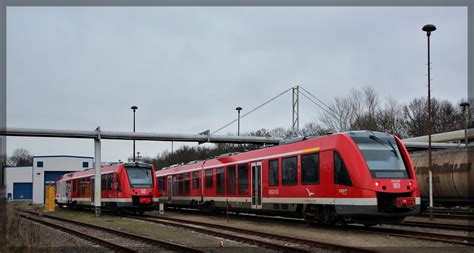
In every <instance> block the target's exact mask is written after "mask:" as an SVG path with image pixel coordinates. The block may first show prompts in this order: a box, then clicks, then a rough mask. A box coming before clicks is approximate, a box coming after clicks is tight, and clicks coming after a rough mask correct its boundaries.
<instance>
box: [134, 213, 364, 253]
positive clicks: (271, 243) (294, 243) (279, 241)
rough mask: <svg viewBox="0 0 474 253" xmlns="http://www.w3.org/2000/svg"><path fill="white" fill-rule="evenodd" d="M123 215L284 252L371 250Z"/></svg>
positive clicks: (153, 217) (203, 224)
mask: <svg viewBox="0 0 474 253" xmlns="http://www.w3.org/2000/svg"><path fill="white" fill-rule="evenodd" d="M125 217H127V218H130V219H137V220H141V221H146V222H152V223H157V224H162V225H167V226H174V227H180V228H184V229H190V230H194V231H196V232H200V233H204V234H210V235H214V236H219V237H223V238H227V239H230V240H235V241H241V242H245V243H248V244H254V245H258V246H262V247H265V248H270V249H274V250H278V251H284V252H311V251H315V250H321V249H322V250H333V251H343V252H373V251H371V250H367V249H362V248H355V247H348V246H343V245H336V244H330V243H325V242H320V241H313V240H306V239H301V238H294V237H289V236H283V235H277V234H270V233H265V232H258V231H254V230H248V229H241V228H235V227H229V226H223V225H217V224H211V223H206V222H198V221H190V220H182V219H176V218H169V217H156V216H151V215H142V216H140V217H137V216H131V215H126V216H125Z"/></svg>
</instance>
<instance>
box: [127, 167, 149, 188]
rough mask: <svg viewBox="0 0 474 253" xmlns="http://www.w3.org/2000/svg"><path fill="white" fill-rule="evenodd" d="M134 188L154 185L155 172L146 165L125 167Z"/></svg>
mask: <svg viewBox="0 0 474 253" xmlns="http://www.w3.org/2000/svg"><path fill="white" fill-rule="evenodd" d="M125 169H126V170H127V175H128V180H129V181H130V187H132V188H150V187H153V173H152V170H151V169H150V168H146V167H125Z"/></svg>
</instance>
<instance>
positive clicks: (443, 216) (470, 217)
mask: <svg viewBox="0 0 474 253" xmlns="http://www.w3.org/2000/svg"><path fill="white" fill-rule="evenodd" d="M418 216H422V217H429V216H430V213H429V212H428V213H421V214H418ZM433 217H434V218H439V219H458V220H469V221H472V220H474V215H472V214H459V213H449V212H441V213H438V212H433Z"/></svg>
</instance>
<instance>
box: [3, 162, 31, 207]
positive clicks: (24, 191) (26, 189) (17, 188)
mask: <svg viewBox="0 0 474 253" xmlns="http://www.w3.org/2000/svg"><path fill="white" fill-rule="evenodd" d="M32 170H33V168H32V167H7V168H5V182H6V186H7V196H6V197H7V199H8V200H31V199H32V195H33V187H32V176H33V175H32Z"/></svg>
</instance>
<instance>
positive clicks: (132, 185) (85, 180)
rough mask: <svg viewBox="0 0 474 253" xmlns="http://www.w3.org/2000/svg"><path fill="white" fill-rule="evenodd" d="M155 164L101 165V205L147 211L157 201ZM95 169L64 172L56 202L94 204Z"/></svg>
mask: <svg viewBox="0 0 474 253" xmlns="http://www.w3.org/2000/svg"><path fill="white" fill-rule="evenodd" d="M153 175H154V168H153V165H151V164H144V163H117V164H114V165H111V166H106V167H102V168H101V206H102V207H103V208H109V209H112V210H128V211H132V212H140V213H141V212H144V211H148V210H153V209H154V208H155V207H156V204H157V202H158V192H157V183H156V178H155V177H154V176H153ZM94 180H95V170H94V169H89V170H85V171H80V172H72V173H68V174H65V175H64V176H62V177H61V178H59V179H58V180H57V181H56V197H55V199H56V202H57V203H58V204H61V205H67V206H71V207H80V206H91V205H94Z"/></svg>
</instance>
